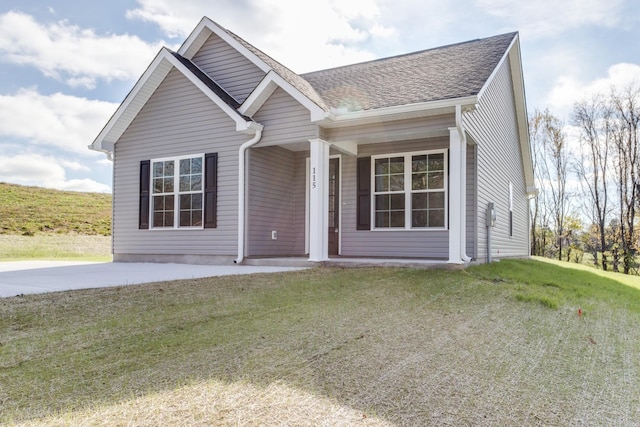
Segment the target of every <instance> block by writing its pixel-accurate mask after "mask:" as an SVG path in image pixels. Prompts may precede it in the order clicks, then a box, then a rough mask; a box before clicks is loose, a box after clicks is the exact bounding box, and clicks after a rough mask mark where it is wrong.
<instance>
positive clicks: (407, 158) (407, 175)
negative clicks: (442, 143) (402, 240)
mask: <svg viewBox="0 0 640 427" xmlns="http://www.w3.org/2000/svg"><path fill="white" fill-rule="evenodd" d="M425 154H426V155H429V154H443V155H444V226H442V227H417V228H412V227H411V222H412V221H411V193H412V191H411V167H407V164H409V165H411V157H412V156H422V155H425ZM390 157H404V164H405V168H404V183H405V189H404V192H403V193H402V194H404V195H405V198H404V228H394V227H380V228H378V227H376V210H375V206H376V205H375V203H376V194H377V193H376V190H375V189H376V187H375V185H376V181H375V180H376V171H375V161H376V159H385V158H390ZM370 188H371V205H370V206H369V211H370V215H371V231H381V232H393V231H400V232H406V231H427V232H428V231H443V230H448V229H449V153H448V150H447V149H439V150H426V151H410V152H403V153H386V154H376V155H373V156H371V186H370ZM438 191H441V190H438ZM426 192H429V191H426ZM397 194H401V193H400V192H397ZM407 195H408V196H409V197H407Z"/></svg>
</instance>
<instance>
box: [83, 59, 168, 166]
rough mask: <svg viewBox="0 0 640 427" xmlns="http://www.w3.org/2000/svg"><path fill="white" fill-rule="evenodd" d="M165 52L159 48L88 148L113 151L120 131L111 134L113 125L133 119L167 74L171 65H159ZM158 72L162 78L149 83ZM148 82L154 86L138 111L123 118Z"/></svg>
mask: <svg viewBox="0 0 640 427" xmlns="http://www.w3.org/2000/svg"><path fill="white" fill-rule="evenodd" d="M167 54H169V55H171V54H170V53H169V52H168V50H167V49H166V48H164V47H163V48H162V49H160V51H159V52H158V54H157V55H156V57H155V58H154V59H153V61H152V62H151V64H149V66H148V67H147V69H146V70H145V72H144V74H142V76H141V77H140V79H139V80H138V81H137V82H136V84H135V85H134V86H133V89H131V91H130V92H129V93H128V94H127V96H126V97H125V99H124V101H122V103H121V104H120V105H119V106H118V108H117V109H116V111H115V113H113V115H112V116H111V118H110V119H109V121H108V122H107V124H106V125H105V126H104V128H102V131H100V133H99V134H98V136H97V137H96V139H94V141H93V142H92V143H91V145H89V148H90V149H92V150H95V151H102V152H105V153H107V152H111V151H113V145H114V144H115V142H116V141H117V140H118V139H119V138H120V136H121V135H122V132H118V133H117V134H116V135H111V131H112V130H113V128H114V126H115V125H116V124H118V122H120V120H128V121H129V123H130V122H131V121H133V118H134V117H135V116H136V115H137V114H138V112H139V111H140V110H141V109H142V106H143V105H144V104H146V102H147V100H148V99H149V98H150V97H151V94H152V93H153V92H154V91H155V88H157V87H158V86H159V85H160V83H161V82H162V80H164V77H166V75H167V74H169V71H170V70H171V67H160V66H161V65H162V64H163V61H164V60H165V58H166V55H167ZM158 70H159V71H158ZM158 73H162V74H163V75H161V76H160V77H162V78H158V79H156V80H155V81H153V82H152V83H150V81H151V77H152V76H153V75H154V74H158ZM149 84H153V85H154V86H155V87H152V88H151V89H152V90H149V91H147V93H148V96H146V99H144V100H143V102H142V103H141V105H140V106H139V108H137V110H138V111H134V112H133V114H132V117H127V118H124V117H123V116H124V115H125V113H128V112H130V111H129V109H130V108H133V107H132V105H131V104H132V103H133V101H134V100H136V98H138V96H139V94H140V92H141V91H142V89H144V88H145V87H146V86H148V85H149Z"/></svg>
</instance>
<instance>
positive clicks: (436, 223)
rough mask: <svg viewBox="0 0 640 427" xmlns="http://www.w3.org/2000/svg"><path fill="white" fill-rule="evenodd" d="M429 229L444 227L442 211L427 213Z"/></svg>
mask: <svg viewBox="0 0 640 427" xmlns="http://www.w3.org/2000/svg"><path fill="white" fill-rule="evenodd" d="M429 227H444V210H432V211H429Z"/></svg>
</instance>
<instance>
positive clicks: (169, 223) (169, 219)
mask: <svg viewBox="0 0 640 427" xmlns="http://www.w3.org/2000/svg"><path fill="white" fill-rule="evenodd" d="M164 226H165V227H173V211H171V212H167V213H165V214H164Z"/></svg>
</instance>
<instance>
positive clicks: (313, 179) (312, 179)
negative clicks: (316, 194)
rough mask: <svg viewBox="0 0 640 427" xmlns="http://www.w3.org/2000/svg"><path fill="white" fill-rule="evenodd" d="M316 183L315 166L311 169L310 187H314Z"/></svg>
mask: <svg viewBox="0 0 640 427" xmlns="http://www.w3.org/2000/svg"><path fill="white" fill-rule="evenodd" d="M317 185H318V183H317V181H316V168H312V169H311V188H316V187H317Z"/></svg>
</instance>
